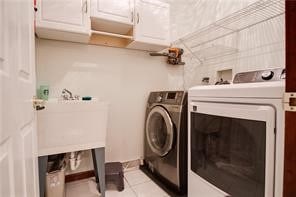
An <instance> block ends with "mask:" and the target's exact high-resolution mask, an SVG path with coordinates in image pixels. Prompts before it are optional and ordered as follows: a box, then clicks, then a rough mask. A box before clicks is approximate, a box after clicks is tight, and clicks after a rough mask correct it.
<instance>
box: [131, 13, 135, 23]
mask: <svg viewBox="0 0 296 197" xmlns="http://www.w3.org/2000/svg"><path fill="white" fill-rule="evenodd" d="M131 22H132V23H133V22H134V12H133V11H132V12H131Z"/></svg>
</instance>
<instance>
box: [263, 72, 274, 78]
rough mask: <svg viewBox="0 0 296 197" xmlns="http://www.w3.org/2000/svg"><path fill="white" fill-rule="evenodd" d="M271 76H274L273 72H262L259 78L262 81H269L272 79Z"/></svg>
mask: <svg viewBox="0 0 296 197" xmlns="http://www.w3.org/2000/svg"><path fill="white" fill-rule="evenodd" d="M273 75H274V72H273V71H264V72H263V73H262V74H261V77H262V79H263V80H270V79H272V77H273Z"/></svg>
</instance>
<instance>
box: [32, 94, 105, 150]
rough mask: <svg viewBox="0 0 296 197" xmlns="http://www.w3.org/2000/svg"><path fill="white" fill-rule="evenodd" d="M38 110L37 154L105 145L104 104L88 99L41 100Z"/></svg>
mask: <svg viewBox="0 0 296 197" xmlns="http://www.w3.org/2000/svg"><path fill="white" fill-rule="evenodd" d="M44 106H45V109H44V110H41V111H38V114H37V120H38V121H37V124H38V130H37V131H38V155H39V156H44V155H51V154H58V153H64V152H72V151H78V150H87V149H93V148H100V147H105V142H106V131H107V117H108V103H106V102H102V101H99V100H97V99H92V100H90V101H82V100H69V101H68V100H59V99H50V100H49V101H46V102H45V105H44Z"/></svg>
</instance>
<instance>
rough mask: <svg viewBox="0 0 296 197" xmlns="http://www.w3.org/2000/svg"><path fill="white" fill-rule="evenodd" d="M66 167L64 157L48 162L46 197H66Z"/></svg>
mask: <svg viewBox="0 0 296 197" xmlns="http://www.w3.org/2000/svg"><path fill="white" fill-rule="evenodd" d="M65 168H66V163H65V159H64V157H60V158H58V160H56V161H52V162H48V167H47V169H48V172H47V173H46V187H45V197H65Z"/></svg>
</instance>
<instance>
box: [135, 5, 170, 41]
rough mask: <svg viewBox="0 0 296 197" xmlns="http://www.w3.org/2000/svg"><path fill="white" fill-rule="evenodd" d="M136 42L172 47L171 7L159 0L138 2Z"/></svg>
mask: <svg viewBox="0 0 296 197" xmlns="http://www.w3.org/2000/svg"><path fill="white" fill-rule="evenodd" d="M135 10H136V12H135V32H134V36H135V38H134V39H135V40H136V41H139V42H144V43H151V44H157V45H165V46H169V45H170V6H169V4H168V3H164V2H161V1H158V0H136V8H135Z"/></svg>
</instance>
